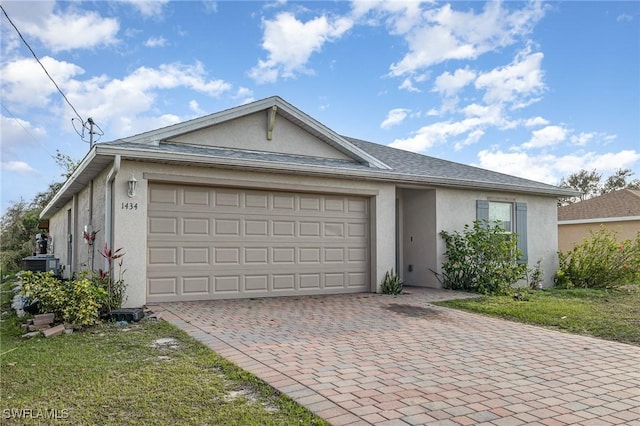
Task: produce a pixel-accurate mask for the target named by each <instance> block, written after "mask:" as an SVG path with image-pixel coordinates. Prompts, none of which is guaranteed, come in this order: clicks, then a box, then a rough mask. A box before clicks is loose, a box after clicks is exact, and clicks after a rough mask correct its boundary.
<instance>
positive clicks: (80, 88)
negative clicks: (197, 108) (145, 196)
mask: <svg viewBox="0 0 640 426" xmlns="http://www.w3.org/2000/svg"><path fill="white" fill-rule="evenodd" d="M231 88H232V86H231V84H229V83H227V82H225V81H223V80H216V79H209V78H208V77H207V73H206V71H205V69H204V67H203V65H202V64H201V63H200V62H196V63H195V64H193V65H185V64H181V63H171V64H163V65H160V66H159V67H158V68H148V67H140V68H138V69H136V70H135V71H133V72H132V73H131V74H129V75H127V76H126V77H124V78H123V79H121V80H120V79H109V78H108V77H107V76H99V77H94V78H92V79H90V80H87V81H83V82H79V81H76V82H73V91H71V92H70V93H69V96H68V97H69V98H70V99H71V100H72V102H73V103H75V104H78V105H83V106H84V110H85V111H86V114H87V116H88V117H93V118H94V119H98V118H99V120H100V122H101V123H106V122H109V121H111V120H118V121H119V124H118V125H117V126H115V123H113V124H114V125H113V126H111V128H112V130H113V132H114V133H117V135H118V136H127V135H131V134H132V132H134V131H142V130H149V129H150V128H151V127H147V126H149V125H152V124H151V123H152V122H157V123H159V124H162V125H168V124H173V123H174V122H177V121H178V117H177V116H174V115H161V116H159V117H155V118H152V117H151V118H150V117H148V116H146V114H148V113H153V110H152V108H153V106H154V103H155V100H156V97H157V95H158V92H159V91H160V90H171V89H188V90H194V91H196V92H200V93H204V94H207V95H209V96H212V97H217V96H220V95H222V94H223V93H226V92H228V91H230V90H231ZM123 117H126V118H123ZM143 117H147V118H143ZM127 120H131V122H130V124H128V121H127ZM145 120H146V121H145ZM103 128H104V127H103Z"/></svg>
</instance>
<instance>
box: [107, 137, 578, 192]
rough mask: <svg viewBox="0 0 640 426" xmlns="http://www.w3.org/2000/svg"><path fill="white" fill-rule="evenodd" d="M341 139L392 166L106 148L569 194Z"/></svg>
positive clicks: (218, 151) (183, 149)
mask: <svg viewBox="0 0 640 426" xmlns="http://www.w3.org/2000/svg"><path fill="white" fill-rule="evenodd" d="M341 137H342V138H344V139H345V140H347V141H348V142H349V143H351V144H353V145H355V147H356V148H358V149H360V150H361V151H364V152H365V153H366V154H368V155H370V156H372V157H374V158H376V159H377V160H379V161H380V162H382V163H384V164H385V165H386V166H388V167H389V168H388V169H380V168H376V167H371V166H370V165H367V164H363V163H359V162H354V161H351V160H338V159H330V158H318V157H307V156H298V155H291V154H281V153H271V152H262V151H249V150H243V149H233V148H221V147H213V146H202V145H191V144H184V143H172V142H159V143H158V144H157V145H141V144H139V143H135V142H128V141H122V140H120V141H114V142H106V143H102V144H100V145H101V146H103V147H114V148H115V147H117V148H119V149H124V150H132V151H137V150H144V151H146V152H148V153H149V154H150V157H151V156H152V155H153V153H162V154H176V156H175V158H176V160H177V159H178V158H179V156H180V155H196V156H199V157H201V158H210V159H212V160H214V161H215V159H224V160H236V161H247V162H250V161H254V162H260V163H262V164H268V163H269V164H271V165H276V166H278V167H281V168H282V169H283V170H286V169H287V168H292V167H293V166H316V167H320V168H325V169H331V170H335V171H338V170H342V171H344V172H346V173H348V174H351V175H353V176H354V177H355V176H356V175H358V174H359V172H361V173H363V174H366V175H367V176H368V177H369V178H376V177H377V178H379V179H382V180H396V181H402V180H408V181H411V182H414V183H426V184H433V185H452V186H462V187H476V188H485V189H495V190H521V191H526V192H538V193H545V194H549V195H551V194H555V195H560V194H561V193H563V191H565V192H566V190H564V189H560V188H558V187H556V186H553V185H549V184H545V183H541V182H536V181H532V180H529V179H524V178H519V177H516V176H511V175H507V174H504V173H498V172H493V171H490V170H485V169H481V168H479V167H473V166H468V165H466V164H461V163H456V162H453V161H447V160H442V159H439V158H435V157H429V156H426V155H422V154H416V153H414V152H410V151H404V150H401V149H397V148H392V147H389V146H386V145H380V144H377V143H374V142H367V141H363V140H360V139H355V138H350V137H346V136H341ZM150 157H149V159H150ZM309 171H310V169H309ZM565 195H569V194H565Z"/></svg>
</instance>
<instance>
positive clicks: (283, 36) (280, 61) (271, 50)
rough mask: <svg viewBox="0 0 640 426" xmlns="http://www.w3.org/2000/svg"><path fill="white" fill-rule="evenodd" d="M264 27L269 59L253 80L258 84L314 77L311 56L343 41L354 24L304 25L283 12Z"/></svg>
mask: <svg viewBox="0 0 640 426" xmlns="http://www.w3.org/2000/svg"><path fill="white" fill-rule="evenodd" d="M263 25H264V35H263V40H262V47H263V49H265V50H266V51H267V52H268V58H267V59H266V60H259V61H258V64H257V65H256V66H255V67H253V68H252V69H251V70H250V71H249V76H250V77H251V78H252V79H254V80H255V81H256V82H258V83H271V82H275V81H276V80H278V78H281V77H282V78H291V77H295V76H296V75H297V74H300V73H303V74H304V73H307V74H308V73H312V71H311V70H309V69H308V68H307V63H308V61H309V59H310V57H311V55H312V54H313V53H315V52H319V51H320V50H322V47H323V46H324V44H325V43H327V42H331V41H334V40H336V39H338V38H340V37H341V36H342V35H343V34H344V33H345V32H346V31H348V30H349V29H350V28H351V27H352V26H353V22H352V21H351V20H350V19H348V18H340V17H338V18H335V19H333V18H330V17H327V16H319V17H316V18H314V19H311V20H309V21H307V22H302V21H299V20H298V19H297V18H296V17H295V16H294V15H292V14H291V13H288V12H283V13H280V14H278V15H277V16H276V18H275V19H274V20H271V21H270V20H264V21H263Z"/></svg>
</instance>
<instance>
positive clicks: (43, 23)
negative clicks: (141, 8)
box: [16, 2, 120, 52]
mask: <svg viewBox="0 0 640 426" xmlns="http://www.w3.org/2000/svg"><path fill="white" fill-rule="evenodd" d="M25 3H27V4H34V3H33V2H25ZM16 21H17V25H19V28H21V32H22V33H24V34H27V35H29V36H31V37H34V38H37V39H38V40H40V42H42V44H44V45H45V46H47V47H48V48H49V49H51V50H52V51H53V52H61V51H65V50H73V49H92V48H94V47H96V46H105V45H110V44H114V43H116V42H117V41H118V40H117V38H116V34H117V33H118V31H119V29H120V24H119V22H118V20H117V19H114V18H104V17H102V16H100V15H99V14H97V13H95V12H86V11H84V12H76V11H69V12H64V13H56V12H54V11H53V8H51V11H50V13H49V14H47V15H46V16H39V15H31V16H29V17H28V18H27V17H25V18H22V17H20V18H17V19H16Z"/></svg>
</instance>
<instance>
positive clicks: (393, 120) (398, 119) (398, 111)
mask: <svg viewBox="0 0 640 426" xmlns="http://www.w3.org/2000/svg"><path fill="white" fill-rule="evenodd" d="M410 112H411V110H408V109H405V108H394V109H392V110H391V111H389V112H388V113H387V118H385V119H384V121H383V122H382V123H381V124H380V127H381V128H383V129H388V128H390V127H393V126H397V125H398V124H401V123H402V122H403V121H404V119H405V118H407V116H408V115H409V113H410Z"/></svg>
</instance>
